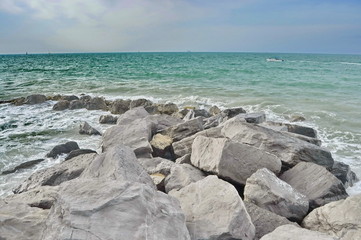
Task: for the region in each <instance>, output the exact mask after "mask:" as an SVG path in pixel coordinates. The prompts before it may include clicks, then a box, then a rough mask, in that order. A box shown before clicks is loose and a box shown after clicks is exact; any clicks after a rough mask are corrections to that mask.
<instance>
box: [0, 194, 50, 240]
mask: <svg viewBox="0 0 361 240" xmlns="http://www.w3.org/2000/svg"><path fill="white" fill-rule="evenodd" d="M48 213H49V210H44V209H41V208H36V207H30V206H28V205H26V204H24V203H19V202H5V201H3V200H0V239H2V240H7V239H8V240H12V239H14V240H15V239H16V240H37V239H41V238H42V235H43V231H44V229H45V222H46V218H47V216H48Z"/></svg>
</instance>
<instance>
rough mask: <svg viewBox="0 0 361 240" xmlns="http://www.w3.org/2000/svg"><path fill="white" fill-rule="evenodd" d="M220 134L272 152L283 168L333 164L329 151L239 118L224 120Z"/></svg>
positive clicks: (330, 165)
mask: <svg viewBox="0 0 361 240" xmlns="http://www.w3.org/2000/svg"><path fill="white" fill-rule="evenodd" d="M222 134H223V135H224V136H225V137H228V138H230V139H232V140H234V141H236V142H240V143H244V144H249V145H251V146H254V147H257V148H259V149H261V150H264V151H266V152H269V153H273V154H274V155H276V156H278V157H279V158H280V159H281V160H282V164H283V166H284V167H285V168H291V167H293V166H295V165H296V164H297V163H299V162H313V163H316V164H319V165H321V166H324V167H326V168H328V169H331V168H332V166H333V162H334V161H333V158H332V156H331V153H330V152H329V151H327V150H325V149H323V148H321V147H318V146H316V145H314V144H311V143H308V142H305V141H302V140H300V139H297V138H293V137H290V136H289V135H287V134H283V133H282V132H278V131H274V130H272V129H269V128H265V127H262V126H258V125H254V124H250V123H245V122H244V121H243V120H240V118H232V119H230V120H228V121H227V122H225V123H224V124H223V128H222Z"/></svg>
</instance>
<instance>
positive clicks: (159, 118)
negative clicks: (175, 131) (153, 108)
mask: <svg viewBox="0 0 361 240" xmlns="http://www.w3.org/2000/svg"><path fill="white" fill-rule="evenodd" d="M145 119H146V120H147V121H150V122H152V123H154V127H155V128H154V129H153V133H158V132H161V131H163V130H164V129H166V128H169V127H172V126H175V125H177V124H179V123H183V122H184V121H183V120H182V119H179V118H176V117H173V116H169V115H166V114H161V115H150V116H147V117H146V118H145Z"/></svg>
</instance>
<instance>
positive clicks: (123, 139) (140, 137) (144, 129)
mask: <svg viewBox="0 0 361 240" xmlns="http://www.w3.org/2000/svg"><path fill="white" fill-rule="evenodd" d="M154 128H155V127H154V123H152V122H150V121H147V120H145V119H137V120H134V121H132V122H131V123H128V124H122V125H116V126H113V127H110V128H108V129H107V130H106V131H105V133H104V134H103V145H102V148H103V151H106V149H107V148H109V147H111V146H119V145H126V146H128V147H131V148H132V149H133V150H134V152H135V154H136V155H137V157H148V158H151V157H152V151H153V150H152V146H151V145H150V143H149V141H150V140H151V138H152V130H153V129H154Z"/></svg>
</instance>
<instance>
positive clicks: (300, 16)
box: [0, 0, 361, 54]
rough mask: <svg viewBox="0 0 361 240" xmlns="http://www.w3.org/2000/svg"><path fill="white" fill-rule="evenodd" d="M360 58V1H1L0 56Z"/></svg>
mask: <svg viewBox="0 0 361 240" xmlns="http://www.w3.org/2000/svg"><path fill="white" fill-rule="evenodd" d="M188 50H189V51H217V52H220V51H221V52H222V51H227V52H228V51H232V52H305V53H307V52H311V53H354V54H361V1H360V0H0V54H1V53H2V54H4V53H24V52H29V53H30V52H31V53H44V52H45V53H47V52H54V53H55V52H128V51H188Z"/></svg>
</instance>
